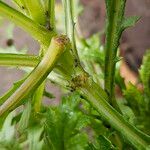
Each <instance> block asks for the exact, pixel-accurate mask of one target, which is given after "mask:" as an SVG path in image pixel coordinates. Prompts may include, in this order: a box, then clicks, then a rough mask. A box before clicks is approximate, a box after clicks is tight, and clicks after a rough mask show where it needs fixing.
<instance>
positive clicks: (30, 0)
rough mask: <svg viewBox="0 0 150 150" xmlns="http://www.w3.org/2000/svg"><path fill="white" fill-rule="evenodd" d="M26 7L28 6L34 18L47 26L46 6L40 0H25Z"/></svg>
mask: <svg viewBox="0 0 150 150" xmlns="http://www.w3.org/2000/svg"><path fill="white" fill-rule="evenodd" d="M24 3H25V7H26V8H27V10H28V12H29V14H30V16H31V17H32V19H33V20H34V21H35V22H37V23H39V24H41V25H43V26H45V25H46V14H45V10H44V7H43V5H42V3H41V1H40V0H25V1H24Z"/></svg>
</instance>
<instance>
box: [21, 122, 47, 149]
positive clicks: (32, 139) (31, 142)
mask: <svg viewBox="0 0 150 150" xmlns="http://www.w3.org/2000/svg"><path fill="white" fill-rule="evenodd" d="M42 133H43V128H41V127H40V126H38V125H37V126H34V127H31V128H30V129H28V134H27V140H26V141H25V142H23V143H22V147H26V146H27V147H28V149H29V150H42V149H43V146H44V141H43V139H41V136H42Z"/></svg>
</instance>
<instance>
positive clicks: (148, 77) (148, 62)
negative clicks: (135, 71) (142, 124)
mask: <svg viewBox="0 0 150 150" xmlns="http://www.w3.org/2000/svg"><path fill="white" fill-rule="evenodd" d="M140 77H141V79H142V82H143V84H144V90H145V92H146V94H147V96H148V98H149V102H150V50H148V51H147V52H146V55H145V56H144V58H143V63H142V66H141V69H140Z"/></svg>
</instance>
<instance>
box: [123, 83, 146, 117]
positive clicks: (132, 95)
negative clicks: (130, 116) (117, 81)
mask: <svg viewBox="0 0 150 150" xmlns="http://www.w3.org/2000/svg"><path fill="white" fill-rule="evenodd" d="M123 94H124V96H125V98H126V100H127V101H128V104H129V106H130V107H131V108H132V109H133V111H134V113H135V115H136V116H138V115H142V114H143V113H144V111H145V108H146V107H147V103H146V102H145V100H144V97H143V94H142V93H141V92H140V91H139V90H138V89H137V88H136V87H135V86H134V85H133V84H131V83H130V84H129V85H128V87H127V89H126V90H124V92H123Z"/></svg>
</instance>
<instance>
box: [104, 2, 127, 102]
mask: <svg viewBox="0 0 150 150" xmlns="http://www.w3.org/2000/svg"><path fill="white" fill-rule="evenodd" d="M105 2H106V8H107V30H106V44H105V90H106V92H107V94H108V95H109V97H110V103H111V104H112V105H115V104H114V103H115V102H114V101H113V100H114V77H115V66H116V53H117V49H118V46H119V39H120V37H121V33H122V31H121V25H122V20H123V17H124V7H125V0H113V1H108V0H105Z"/></svg>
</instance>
